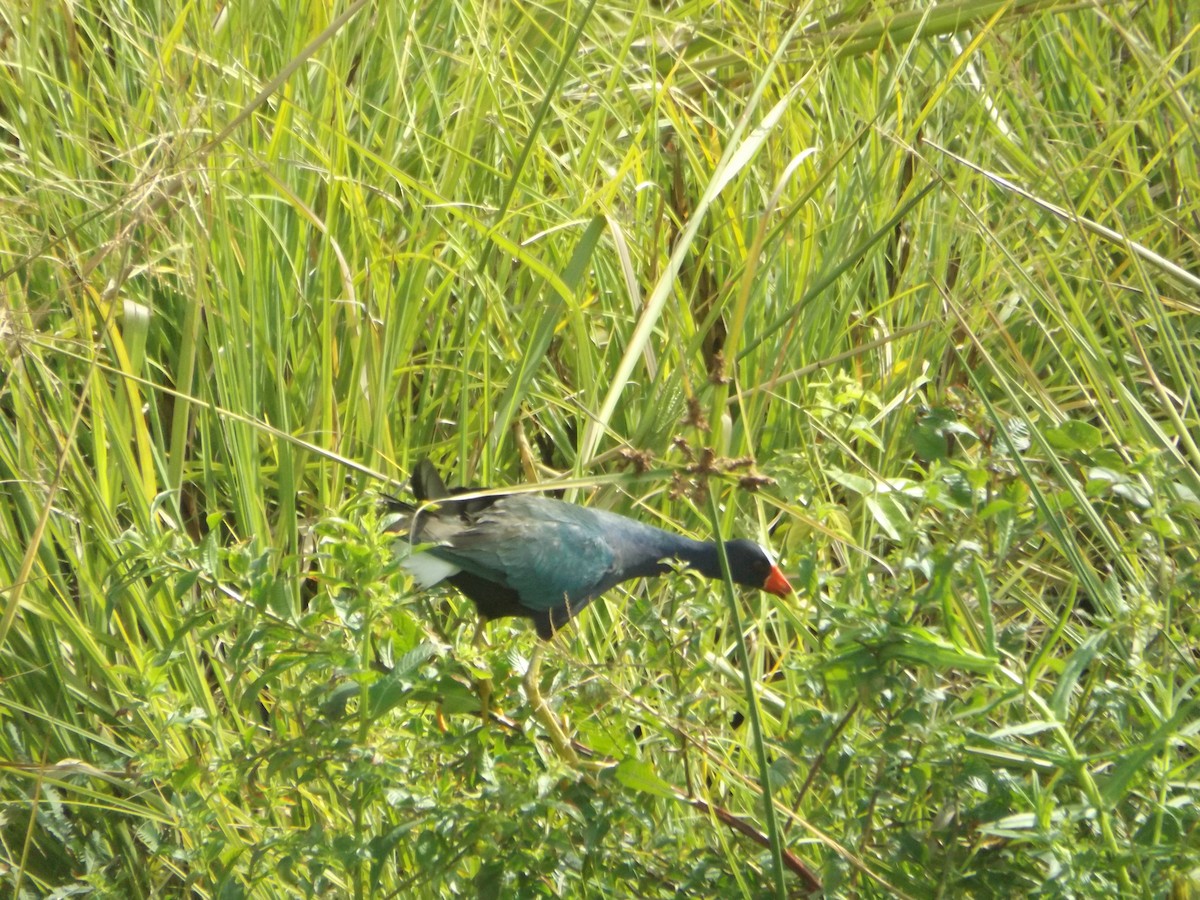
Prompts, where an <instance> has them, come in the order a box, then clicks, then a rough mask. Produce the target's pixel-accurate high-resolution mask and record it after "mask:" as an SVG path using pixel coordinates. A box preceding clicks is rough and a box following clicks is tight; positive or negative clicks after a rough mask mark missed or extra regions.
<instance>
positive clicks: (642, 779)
mask: <svg viewBox="0 0 1200 900" xmlns="http://www.w3.org/2000/svg"><path fill="white" fill-rule="evenodd" d="M616 775H617V781H619V782H621V784H623V785H625V787H627V788H630V789H631V790H635V791H640V792H641V793H643V794H653V795H654V796H655V797H665V798H667V799H669V800H674V799H677V798H678V796H679V792H678V791H676V790H675V788H673V787H671V785H669V784H667V782H665V781H663V780H662V779H661V778H659V777H658V773H657V772H655V771H654V767H653V766H651V765H650V763H648V762H644V761H643V760H640V759H635V758H634V757H626V758H625V759H623V760H621V762H620V763H619V764H618V765H617V768H616Z"/></svg>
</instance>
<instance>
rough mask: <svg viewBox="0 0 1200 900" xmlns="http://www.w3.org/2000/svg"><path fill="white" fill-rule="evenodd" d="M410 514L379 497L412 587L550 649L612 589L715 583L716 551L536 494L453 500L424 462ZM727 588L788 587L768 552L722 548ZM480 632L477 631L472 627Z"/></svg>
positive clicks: (780, 591)
mask: <svg viewBox="0 0 1200 900" xmlns="http://www.w3.org/2000/svg"><path fill="white" fill-rule="evenodd" d="M411 486H412V492H413V495H414V496H415V497H416V499H417V500H418V501H420V502H421V503H423V504H428V503H434V504H436V505H431V506H422V507H414V506H413V505H411V504H408V503H405V502H403V501H401V500H398V499H396V498H388V500H389V505H390V506H391V509H392V511H393V512H396V513H398V514H399V520H398V521H397V524H396V525H395V526H393V530H399V531H402V532H404V538H405V540H404V541H403V542H402V544H407V545H408V547H401V552H405V553H407V556H406V558H405V559H404V560H403V562H402V565H403V567H404V568H406V569H407V570H408V571H409V572H410V573H411V574H412V575H413V578H414V580H415V581H416V583H417V585H418V586H419V587H421V588H429V587H432V586H433V585H435V584H438V583H440V582H443V581H445V582H448V583H449V584H451V585H453V586H454V587H455V588H457V589H458V590H459V591H460V592H461V593H463V594H465V595H466V596H467V597H468V598H469V599H470V600H471V601H472V602H473V603H474V604H475V608H476V610H477V611H478V613H479V616H480V619H481V620H482V622H486V621H489V620H492V619H500V618H506V617H514V616H517V617H523V618H526V619H530V620H531V621H532V622H533V625H534V627H535V628H536V629H537V633H538V636H539V637H541V638H542V639H543V640H549V639H550V638H551V637H553V636H554V634H555V632H557V631H558V630H560V629H561V628H563V626H565V625H566V624H567V623H568V622H569V621H570V620H571V619H572V618H574V617H575V616H576V615H577V614H578V613H579V612H580V610H582V609H584V608H585V607H586V606H587V605H588V604H589V603H591V602H592V601H593V600H595V599H596V598H597V597H599V596H600V595H601V594H603V593H604V592H605V591H607V590H609V589H610V588H613V587H615V586H616V585H618V584H620V583H621V582H624V581H628V580H630V579H633V578H650V577H654V576H658V575H663V574H666V573H668V572H672V571H675V570H676V569H678V568H681V567H682V568H687V569H692V570H694V571H696V572H698V573H699V574H701V575H703V576H705V577H707V578H721V577H723V576H722V570H721V560H720V551H719V549H718V546H717V544H716V543H715V542H713V541H697V540H693V539H691V538H687V537H683V536H682V535H678V534H674V533H672V532H669V531H665V530H663V529H661V528H656V527H654V526H653V525H647V524H645V523H643V522H639V521H637V520H636V519H631V518H628V517H627V516H622V515H618V514H617V513H613V512H608V511H606V510H599V509H591V508H589V507H585V506H579V505H577V504H574V503H569V502H566V501H563V500H556V499H552V498H549V497H542V496H538V495H536V494H530V493H519V494H495V495H489V496H483V497H466V498H464V499H455V498H456V497H462V495H464V494H469V493H471V492H472V489H470V488H456V489H454V490H450V489H449V488H447V487H446V483H445V482H444V481H443V480H442V477H441V476H440V475H439V474H438V471H437V469H436V468H435V467H434V465H433V463H432V462H430V461H429V460H428V459H427V458H425V459H421V460H420V461H419V462H418V463H417V464H416V466H415V467H414V468H413V473H412V478H411ZM725 556H726V559H727V560H728V565H729V575H730V577H731V578H732V579H733V581H734V582H735V583H736V584H740V585H743V586H745V587H751V588H757V589H760V590H763V591H766V592H768V593H771V594H775V595H777V596H780V597H786V596H788V595H790V594H791V592H792V587H791V585H790V584H789V583H788V580H787V577H786V576H785V575H784V574H783V572H782V571H780V569H779V566H778V565H776V564H775V563H774V562H773V561H772V559H771V557H770V556H769V555H768V554H767V552H766V551H765V550H764V549H763V548H762V547H760V546H759V545H758V544H756V543H755V542H753V541H749V540H741V539H739V540H730V541H725ZM481 624H482V623H481Z"/></svg>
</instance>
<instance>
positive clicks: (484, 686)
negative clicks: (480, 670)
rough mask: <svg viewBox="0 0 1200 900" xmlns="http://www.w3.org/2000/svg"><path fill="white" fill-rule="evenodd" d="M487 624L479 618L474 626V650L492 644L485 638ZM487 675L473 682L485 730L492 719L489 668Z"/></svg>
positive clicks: (472, 641)
mask: <svg viewBox="0 0 1200 900" xmlns="http://www.w3.org/2000/svg"><path fill="white" fill-rule="evenodd" d="M487 622H488V620H487V619H485V618H483V617H482V616H480V618H479V624H478V625H477V626H475V637H474V638H472V639H471V643H472V645H474V647H475V649H476V650H479V649H481V648H483V647H489V648H490V647H491V646H492V643H491V641H489V640H488V637H487ZM488 671H489V674H487V675H485V676H484V677H482V678H478V679H476V681H475V687H476V689H477V690H478V692H479V721H480V722H482V723H483V727H484V728H486V727H487V726H488V723H489V722H490V721H491V719H492V676H491V674H490V672H491V670H490V667H489V670H488Z"/></svg>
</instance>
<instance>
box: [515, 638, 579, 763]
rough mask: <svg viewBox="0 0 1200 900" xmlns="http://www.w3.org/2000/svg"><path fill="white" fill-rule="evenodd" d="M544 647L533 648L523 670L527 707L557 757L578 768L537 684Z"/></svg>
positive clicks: (576, 758) (565, 738) (567, 741)
mask: <svg viewBox="0 0 1200 900" xmlns="http://www.w3.org/2000/svg"><path fill="white" fill-rule="evenodd" d="M545 646H546V645H545V644H541V643H539V644H538V645H537V646H536V647H534V648H533V653H532V654H531V655H530V657H529V667H528V668H527V669H526V670H525V696H526V697H528V698H529V706H530V707H531V709H532V711H533V715H534V718H536V719H537V720H538V721H539V722H541V723H542V727H543V728H544V729H546V734H548V735H549V736H550V742H551V743H552V744H554V749H555V750H557V751H558V755H559V756H560V757H562V759H563V760H564V761H565V762H567V763H568V764H569V765H572V766H578V765H579V756H578V755H576V753H575V749H574V748H573V747H572V746H571V742H570V741H569V740H568V739H567V736H566V735H565V734H564V733H563V730H562V726H561V725H560V724H559V723H558V719H556V718H555V717H554V713H553V712H551V710H550V707H549V706H547V705H546V700H545V698H544V697H542V688H541V685H540V684H539V683H538V682H539V681H540V680H541V679H540V676H541V671H542V651H543V650H544V649H545Z"/></svg>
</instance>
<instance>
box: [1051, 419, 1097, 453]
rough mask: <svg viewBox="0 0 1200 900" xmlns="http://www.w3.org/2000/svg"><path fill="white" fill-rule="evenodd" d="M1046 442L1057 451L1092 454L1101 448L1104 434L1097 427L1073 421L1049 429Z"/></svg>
mask: <svg viewBox="0 0 1200 900" xmlns="http://www.w3.org/2000/svg"><path fill="white" fill-rule="evenodd" d="M1044 435H1045V438H1046V442H1047V443H1048V444H1049V445H1050V446H1051V447H1053V448H1054V449H1055V450H1065V451H1079V452H1082V453H1090V452H1091V451H1092V450H1095V449H1096V448H1097V447H1099V446H1100V441H1101V440H1102V438H1103V434H1102V433H1101V431H1100V429H1099V428H1097V427H1096V426H1095V425H1090V424H1088V423H1087V422H1081V421H1079V420H1078V419H1071V420H1069V421H1066V422H1063V423H1062V424H1061V425H1056V426H1055V427H1053V428H1048V429H1046V431H1045V432H1044Z"/></svg>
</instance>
